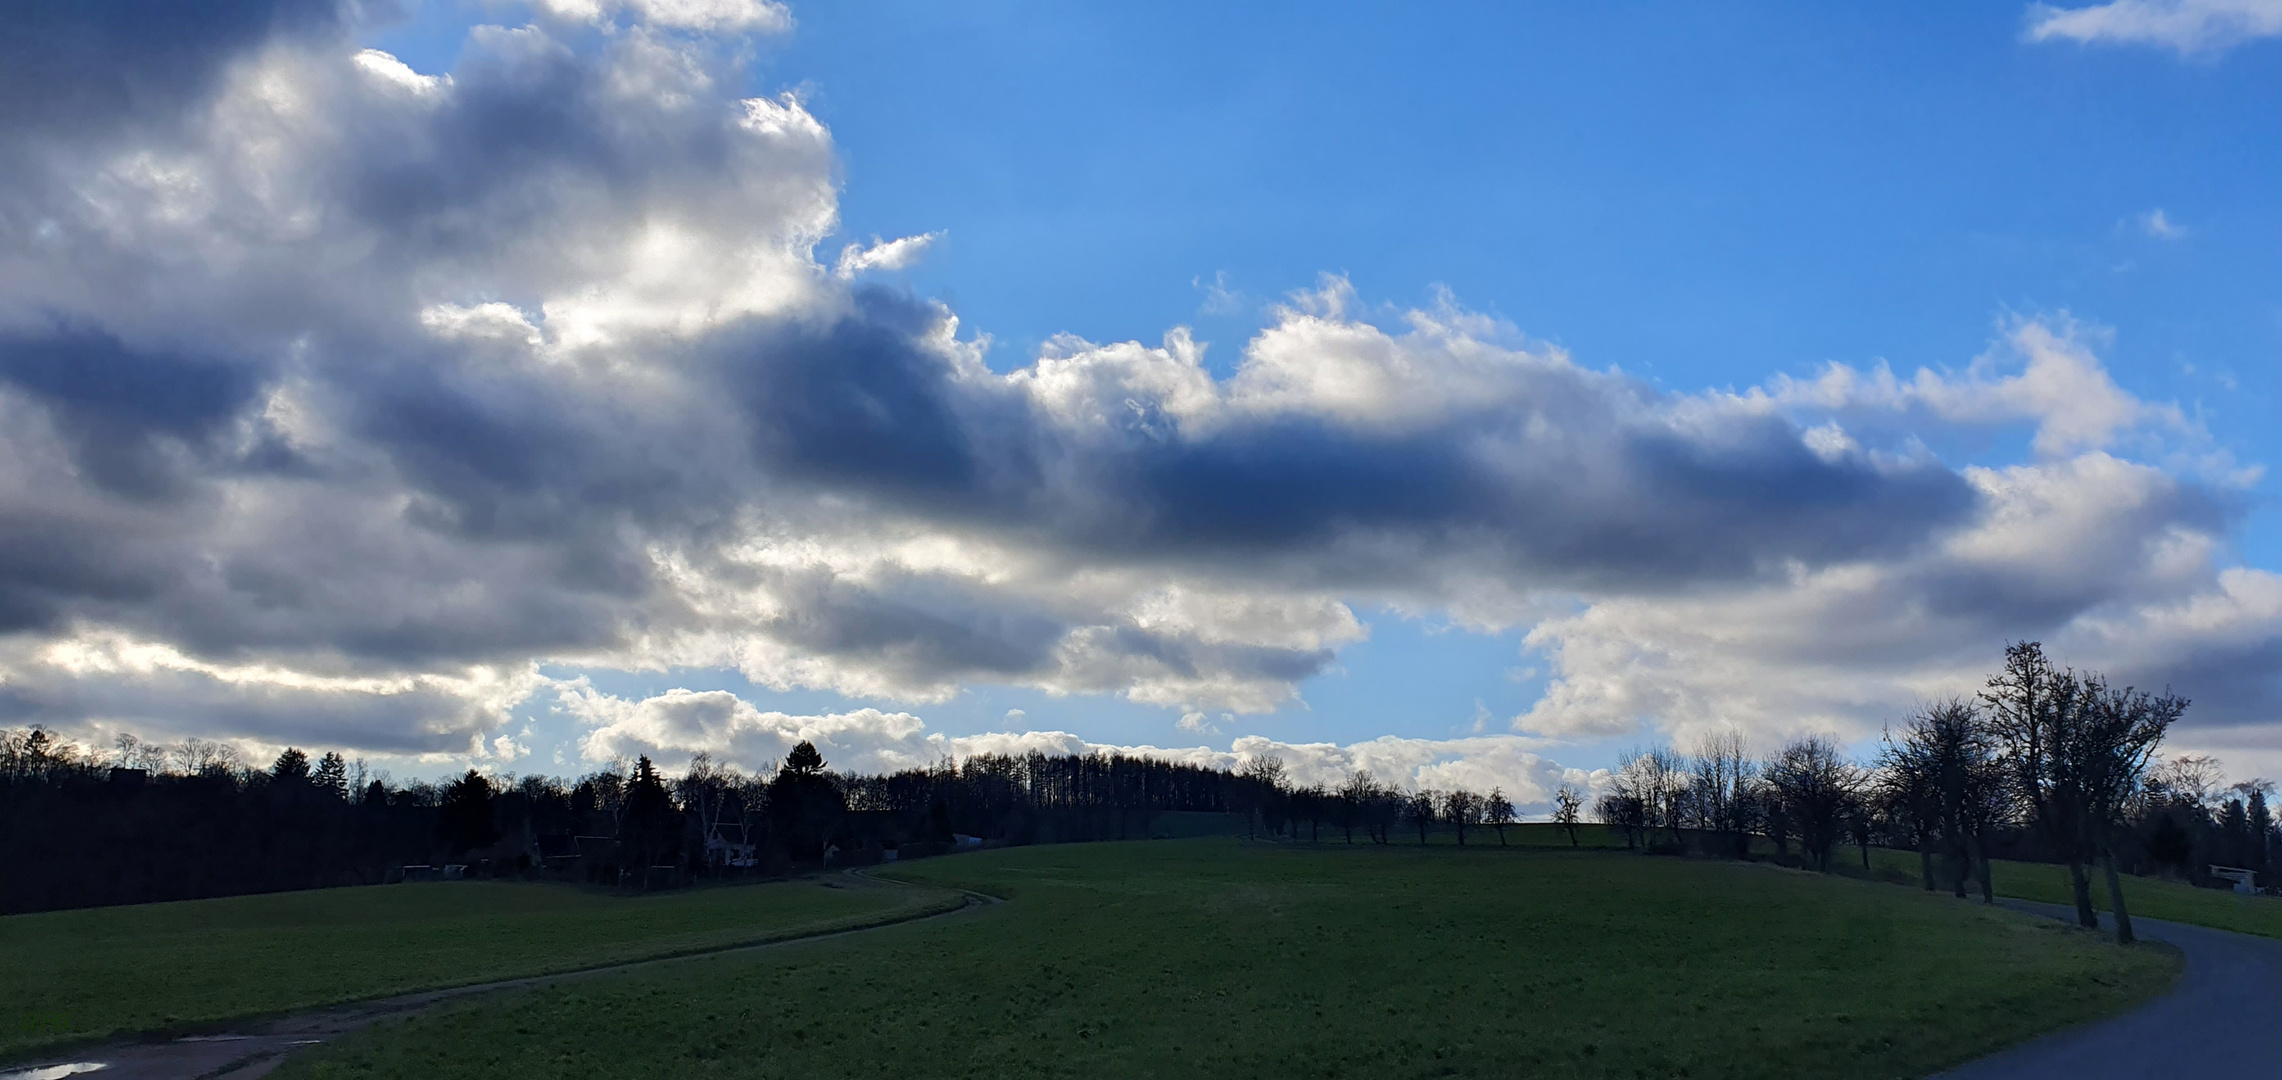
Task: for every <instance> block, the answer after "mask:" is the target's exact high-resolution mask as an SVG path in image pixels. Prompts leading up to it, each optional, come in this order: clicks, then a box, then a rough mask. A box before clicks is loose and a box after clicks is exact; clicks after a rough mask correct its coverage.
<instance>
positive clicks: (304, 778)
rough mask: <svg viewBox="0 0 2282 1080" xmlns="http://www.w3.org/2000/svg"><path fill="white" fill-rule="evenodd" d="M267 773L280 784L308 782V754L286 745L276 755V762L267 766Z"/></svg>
mask: <svg viewBox="0 0 2282 1080" xmlns="http://www.w3.org/2000/svg"><path fill="white" fill-rule="evenodd" d="M269 775H270V778H271V779H273V780H275V781H277V782H278V783H280V784H304V783H308V782H309V755H307V754H304V753H302V752H301V751H299V750H296V749H294V748H293V747H290V746H288V747H286V748H285V752H284V753H282V754H279V755H277V763H276V764H274V765H272V766H270V767H269Z"/></svg>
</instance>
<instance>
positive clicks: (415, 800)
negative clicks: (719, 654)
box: [0, 728, 1239, 912]
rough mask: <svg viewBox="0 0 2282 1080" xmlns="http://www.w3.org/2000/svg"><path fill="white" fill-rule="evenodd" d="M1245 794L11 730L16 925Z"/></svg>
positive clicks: (1050, 777) (1150, 783)
mask: <svg viewBox="0 0 2282 1080" xmlns="http://www.w3.org/2000/svg"><path fill="white" fill-rule="evenodd" d="M1238 784H1239V782H1238V781H1237V780H1236V778H1235V776H1234V774H1232V773H1230V772H1228V771H1226V770H1221V769H1212V768H1205V767H1200V766H1195V765H1185V764H1178V763H1174V762H1167V761H1161V760H1157V759H1151V758H1135V757H1125V756H1121V755H1114V754H1093V755H1074V756H1072V755H1046V754H1028V755H1018V756H1005V755H981V756H977V757H972V758H968V759H966V760H965V761H961V762H956V763H953V762H949V761H945V762H941V763H938V764H937V765H935V766H933V767H930V768H924V769H909V770H903V771H899V772H894V773H888V774H884V775H858V774H841V773H836V772H834V771H832V770H831V769H830V768H829V767H828V764H827V762H826V761H825V760H824V758H823V756H822V755H821V754H820V753H819V752H818V751H817V749H816V747H815V746H814V745H812V744H809V743H805V742H804V743H801V744H800V745H798V746H796V747H795V748H794V749H793V750H792V752H791V753H790V754H788V755H787V756H786V758H785V760H784V762H783V763H782V764H781V765H780V766H779V767H778V768H777V769H776V771H775V772H774V773H772V774H764V775H758V776H755V775H747V774H745V773H742V772H740V771H738V770H736V769H732V768H727V767H723V766H721V765H718V764H716V763H714V762H713V761H712V760H711V759H710V758H708V757H707V756H705V755H702V754H701V755H698V756H697V758H696V759H695V760H693V761H692V762H691V764H690V767H689V768H688V770H687V771H686V772H684V773H683V774H682V775H680V776H668V775H665V774H663V773H661V772H660V771H659V769H658V768H657V767H656V765H655V764H654V763H653V762H651V761H650V759H649V758H647V757H643V758H639V759H637V760H636V761H635V762H633V763H631V764H630V765H615V764H614V765H611V766H608V767H604V768H602V769H598V770H596V771H594V772H591V773H588V774H586V775H584V776H580V777H578V778H576V779H573V780H566V779H559V778H556V777H550V776H523V777H520V778H518V777H515V776H512V775H510V776H505V777H489V776H485V775H483V774H481V773H479V772H476V771H474V770H470V771H468V772H467V773H465V774H464V775H462V776H460V777H458V778H456V779H453V780H451V781H449V782H445V783H440V784H439V783H430V782H426V781H419V780H415V781H410V782H406V783H397V782H395V781H394V780H393V779H392V778H390V777H389V776H387V775H385V774H381V773H375V772H373V771H372V770H369V769H368V768H367V767H366V766H365V765H364V764H363V763H362V762H358V761H351V760H347V759H345V758H344V757H343V756H342V755H341V754H338V753H325V754H321V755H319V756H318V757H316V758H314V759H312V758H311V757H310V756H309V754H308V753H307V752H305V751H303V750H300V749H297V748H289V749H287V750H286V751H285V752H284V753H282V754H280V755H279V756H278V757H277V759H276V760H275V761H274V762H271V763H270V764H269V765H267V766H266V767H257V766H253V765H248V764H246V763H244V762H242V761H240V760H239V759H238V757H237V755H236V752H235V751H233V750H232V749H231V748H230V747H228V746H226V745H223V744H219V743H212V742H206V741H203V740H197V739H192V740H187V741H185V742H183V743H180V744H177V745H173V746H160V745H155V744H151V743H145V742H143V741H141V740H139V739H136V738H134V737H133V736H122V737H120V738H119V739H118V740H117V742H116V744H115V745H114V746H113V747H112V748H111V749H109V750H108V751H98V750H91V749H89V748H85V747H81V746H78V745H76V744H74V743H71V742H69V741H67V740H63V739H59V738H57V737H55V736H54V735H53V734H51V733H49V732H47V731H45V730H41V729H38V728H33V729H18V730H0V866H5V867H6V871H5V872H4V873H0V912H21V911H39V910H49V909H55V908H67V907H84V906H91V905H99V904H121V903H140V902H146V901H155V900H180V899H191V898H196V897H206V896H225V895H232V894H238V893H250V892H272V891H278V890H286V889H306V888H318V887H324V886H332V885H348V884H366V883H379V882H386V881H391V880H401V879H402V878H403V877H405V876H406V875H407V874H419V873H429V874H435V873H441V872H443V871H444V869H445V868H446V867H450V868H452V869H453V870H454V871H455V872H457V873H462V874H466V875H469V876H514V875H522V876H536V877H556V878H571V879H576V880H583V881H588V882H593V883H598V884H606V885H633V886H639V887H656V886H660V885H674V884H686V883H689V882H691V881H694V880H698V879H702V878H707V877H726V876H742V875H767V874H781V873H787V872H791V871H793V870H795V869H797V868H801V867H813V866H817V865H821V864H822V863H823V862H824V861H825V860H826V856H827V854H830V855H832V856H833V857H834V858H836V859H838V860H839V861H842V862H861V861H873V860H878V859H881V858H883V857H885V855H884V853H885V852H886V851H888V850H898V851H900V852H901V853H902V854H904V855H905V856H906V857H909V856H910V855H918V854H929V853H934V852H938V851H944V850H949V849H950V848H951V847H952V845H953V843H954V840H955V838H956V837H959V836H962V835H964V836H967V837H970V838H972V839H971V840H970V841H969V842H970V843H971V842H978V841H986V840H987V841H989V842H997V843H1013V844H1028V843H1041V842H1049V841H1061V840H1106V839H1123V838H1132V837H1140V836H1145V835H1147V830H1148V828H1149V826H1150V822H1151V820H1152V819H1153V818H1154V817H1155V816H1156V815H1157V814H1158V813H1160V812H1162V811H1168V810H1171V811H1207V812H1214V813H1218V812H1223V811H1225V810H1226V809H1227V806H1228V802H1227V799H1228V789H1230V788H1231V787H1234V786H1238Z"/></svg>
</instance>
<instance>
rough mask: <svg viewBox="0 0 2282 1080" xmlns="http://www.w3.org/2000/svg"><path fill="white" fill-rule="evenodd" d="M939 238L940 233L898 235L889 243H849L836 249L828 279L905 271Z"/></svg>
mask: <svg viewBox="0 0 2282 1080" xmlns="http://www.w3.org/2000/svg"><path fill="white" fill-rule="evenodd" d="M942 238H943V234H942V233H940V232H931V233H921V234H919V235H917V236H899V237H897V238H895V239H893V240H879V239H874V240H873V241H872V242H871V243H869V244H850V245H848V246H847V247H845V248H842V249H840V261H839V263H838V264H837V265H835V266H834V267H833V269H832V276H833V277H836V278H839V279H840V280H842V281H848V280H851V279H853V278H854V277H855V276H856V275H858V274H861V273H864V272H865V271H867V270H902V269H905V268H907V267H909V266H911V265H912V264H914V263H916V262H918V261H919V256H920V255H922V254H924V253H925V252H926V251H927V248H928V247H929V246H930V245H932V244H934V243H935V241H937V240H941V239H942Z"/></svg>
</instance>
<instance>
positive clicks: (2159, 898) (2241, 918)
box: [1846, 848, 2282, 938]
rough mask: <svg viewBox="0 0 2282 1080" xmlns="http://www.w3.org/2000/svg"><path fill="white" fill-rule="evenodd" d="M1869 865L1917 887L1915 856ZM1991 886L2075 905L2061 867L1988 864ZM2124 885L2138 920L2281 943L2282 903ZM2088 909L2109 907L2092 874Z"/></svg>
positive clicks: (1879, 853)
mask: <svg viewBox="0 0 2282 1080" xmlns="http://www.w3.org/2000/svg"><path fill="white" fill-rule="evenodd" d="M1846 858H1847V867H1848V868H1849V869H1850V870H1859V869H1860V867H1861V865H1862V864H1861V861H1860V856H1859V855H1858V854H1857V853H1856V851H1855V849H1853V848H1848V849H1847V850H1846ZM1870 865H1871V868H1872V871H1873V872H1874V873H1877V874H1879V875H1880V876H1881V877H1883V878H1885V879H1886V880H1889V881H1896V882H1901V883H1906V884H1909V885H1911V886H1913V887H1914V886H1916V885H1917V884H1918V881H1919V877H1918V856H1917V853H1916V852H1914V851H1892V850H1888V849H1886V848H1871V849H1870ZM1989 884H1990V885H1991V886H1992V887H1993V888H1994V889H1995V890H1996V893H1997V895H1998V896H2010V897H2017V898H2019V899H2022V900H2041V901H2044V902H2045V903H2050V904H2073V903H2075V900H2074V899H2073V898H2072V897H2071V896H2070V894H2069V888H2068V868H2067V867H2065V866H2056V865H2053V864H2050V863H2026V862H2006V861H2003V860H1998V861H1997V862H1994V863H1992V864H1990V867H1989ZM2123 885H2124V903H2125V904H2126V905H2128V906H2129V907H2130V908H2131V913H2132V915H2134V916H2136V917H2139V918H2147V919H2169V920H2171V921H2173V922H2183V923H2194V924H2196V925H2198V926H2209V927H2214V928H2216V929H2220V930H2233V931H2235V932H2237V933H2242V934H2258V935H2261V936H2264V937H2270V938H2282V898H2276V897H2271V896H2237V895H2235V894H2234V893H2231V892H2227V891H2225V890H2221V889H2200V888H2196V887H2195V886H2193V885H2188V884H2185V883H2183V882H2177V881H2160V880H2157V879H2155V878H2144V877H2126V878H2124V880H2123ZM1980 888H1981V887H1980V886H1979V885H1978V884H1975V883H1970V882H1969V883H1967V886H1966V891H1967V892H1968V893H1969V894H1971V895H1972V896H1974V897H1976V898H1978V897H1979V896H1980V895H1981V893H1980ZM1944 895H1947V894H1944ZM2092 905H2093V906H2094V907H2096V908H2098V909H2100V910H2101V911H2106V910H2108V906H2109V905H2108V885H2107V881H2106V879H2104V878H2102V877H2101V876H2100V875H2099V871H2098V870H2097V869H2096V868H2095V869H2094V870H2093V871H2092Z"/></svg>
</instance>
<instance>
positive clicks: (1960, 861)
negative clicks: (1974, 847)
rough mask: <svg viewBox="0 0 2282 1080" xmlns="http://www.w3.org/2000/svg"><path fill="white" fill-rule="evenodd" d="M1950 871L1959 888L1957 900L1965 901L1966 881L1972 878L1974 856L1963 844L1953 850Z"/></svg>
mask: <svg viewBox="0 0 2282 1080" xmlns="http://www.w3.org/2000/svg"><path fill="white" fill-rule="evenodd" d="M1949 871H1950V872H1949V876H1950V877H1951V878H1952V879H1953V883H1954V884H1955V885H1956V886H1957V890H1956V891H1957V898H1958V899H1959V900H1963V899H1965V879H1966V878H1967V877H1970V876H1972V873H1973V855H1972V853H1971V852H1970V851H1968V850H1967V849H1966V846H1965V845H1964V844H1963V843H1959V844H1958V845H1957V846H1956V847H1955V848H1953V849H1951V852H1950V862H1949Z"/></svg>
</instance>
